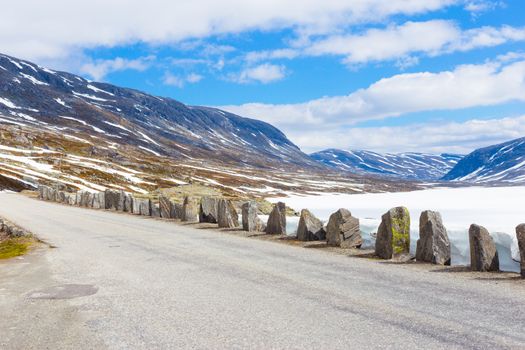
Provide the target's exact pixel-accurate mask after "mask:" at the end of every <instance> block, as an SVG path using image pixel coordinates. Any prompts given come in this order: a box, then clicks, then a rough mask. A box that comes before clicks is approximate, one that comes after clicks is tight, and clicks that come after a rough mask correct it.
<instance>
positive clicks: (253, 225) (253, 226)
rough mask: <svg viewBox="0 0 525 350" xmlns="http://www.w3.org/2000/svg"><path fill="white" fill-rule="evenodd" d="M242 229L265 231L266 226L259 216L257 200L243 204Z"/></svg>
mask: <svg viewBox="0 0 525 350" xmlns="http://www.w3.org/2000/svg"><path fill="white" fill-rule="evenodd" d="M241 209H242V229H243V230H244V231H248V232H264V230H265V229H266V227H265V226H264V223H263V222H262V220H261V219H260V218H259V216H258V209H257V202H255V201H250V202H246V203H244V204H243V205H242V208H241Z"/></svg>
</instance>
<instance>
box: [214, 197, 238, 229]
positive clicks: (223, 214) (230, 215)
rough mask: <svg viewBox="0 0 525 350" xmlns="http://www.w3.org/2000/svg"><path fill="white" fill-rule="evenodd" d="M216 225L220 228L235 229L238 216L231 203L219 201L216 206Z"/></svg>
mask: <svg viewBox="0 0 525 350" xmlns="http://www.w3.org/2000/svg"><path fill="white" fill-rule="evenodd" d="M217 216H218V217H217V223H218V224H219V227H221V228H235V227H238V226H239V216H238V215H237V211H236V210H235V207H234V206H233V204H232V202H231V201H229V200H227V199H220V200H219V203H218V204H217Z"/></svg>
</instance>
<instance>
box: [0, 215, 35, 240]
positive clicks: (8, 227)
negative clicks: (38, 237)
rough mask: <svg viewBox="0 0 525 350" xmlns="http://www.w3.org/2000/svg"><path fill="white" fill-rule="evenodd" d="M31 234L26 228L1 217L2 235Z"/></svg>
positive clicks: (0, 233) (19, 235) (0, 231)
mask: <svg viewBox="0 0 525 350" xmlns="http://www.w3.org/2000/svg"><path fill="white" fill-rule="evenodd" d="M29 235H30V233H29V232H27V231H26V230H24V229H23V228H21V227H18V226H17V225H15V224H13V223H12V222H10V221H8V220H5V219H2V218H0V237H1V236H8V237H22V236H29Z"/></svg>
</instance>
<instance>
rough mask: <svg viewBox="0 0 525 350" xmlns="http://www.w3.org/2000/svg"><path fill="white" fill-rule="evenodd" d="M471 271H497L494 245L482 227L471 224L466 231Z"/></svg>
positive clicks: (497, 263) (497, 262)
mask: <svg viewBox="0 0 525 350" xmlns="http://www.w3.org/2000/svg"><path fill="white" fill-rule="evenodd" d="M468 234H469V241H470V268H471V269H472V271H499V257H498V251H497V250H496V243H494V240H493V239H492V237H491V236H490V234H489V232H488V231H487V229H486V228H484V227H483V226H479V225H475V224H472V225H471V226H470V229H469V230H468Z"/></svg>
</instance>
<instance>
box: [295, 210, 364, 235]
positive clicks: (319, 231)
mask: <svg viewBox="0 0 525 350" xmlns="http://www.w3.org/2000/svg"><path fill="white" fill-rule="evenodd" d="M358 228H359V224H358ZM297 239H298V240H300V241H319V240H325V239H326V231H325V230H324V228H323V223H322V222H321V220H319V219H318V218H316V217H315V215H314V214H312V213H311V212H310V211H309V210H308V209H303V210H301V217H300V218H299V226H297Z"/></svg>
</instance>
